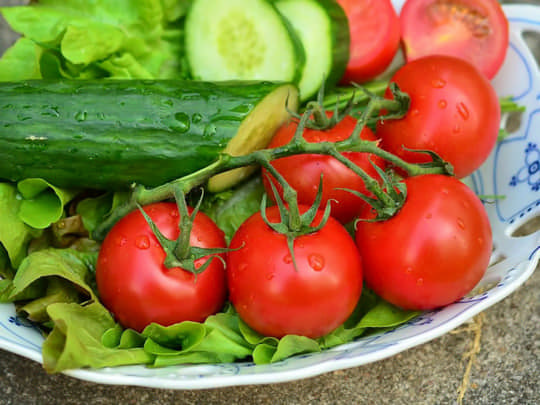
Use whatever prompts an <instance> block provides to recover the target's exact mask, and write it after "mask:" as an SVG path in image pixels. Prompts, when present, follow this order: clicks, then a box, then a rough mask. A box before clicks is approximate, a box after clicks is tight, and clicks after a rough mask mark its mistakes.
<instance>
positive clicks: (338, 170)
mask: <svg viewBox="0 0 540 405" xmlns="http://www.w3.org/2000/svg"><path fill="white" fill-rule="evenodd" d="M328 115H330V114H328ZM356 123H357V121H356V119H355V118H353V117H351V116H349V115H347V116H345V117H344V118H343V119H342V120H341V121H339V123H338V124H337V125H335V126H334V127H332V128H330V129H325V130H316V129H305V130H304V134H303V137H304V139H305V140H306V141H308V142H313V143H317V142H338V141H343V140H345V139H347V138H348V137H349V136H350V134H351V133H352V132H353V130H354V127H355V126H356ZM297 127H298V123H297V122H295V121H291V122H289V123H287V124H285V125H284V126H282V127H281V128H280V129H278V131H277V132H276V134H275V135H274V137H273V138H272V141H271V142H270V144H269V145H268V147H269V148H275V147H278V146H282V145H285V144H287V143H289V141H290V140H291V139H292V137H293V135H294V133H295V131H296V129H297ZM360 138H362V139H364V140H367V141H376V140H377V138H376V137H375V135H374V134H373V132H372V131H371V130H370V129H369V128H368V127H365V128H364V129H363V130H362V132H361V133H360ZM342 154H343V155H344V156H345V157H346V158H348V159H349V160H351V161H352V162H353V163H354V164H356V165H357V166H359V167H360V168H362V169H363V170H364V171H365V172H366V173H367V174H368V175H369V176H371V177H373V178H375V179H379V176H378V174H377V171H376V169H375V168H374V166H373V165H374V164H375V165H377V166H379V167H381V168H383V167H384V166H385V163H384V160H383V159H382V158H380V157H378V156H375V155H372V154H369V153H363V152H342ZM271 164H272V166H273V167H274V168H275V169H276V170H277V171H278V172H279V173H280V174H281V175H282V176H283V177H284V178H285V180H286V181H287V183H288V184H289V185H290V186H291V187H292V188H293V189H295V190H296V192H297V193H298V202H299V203H300V204H305V205H312V204H313V202H314V201H315V197H316V195H317V191H318V188H319V183H320V179H321V174H322V200H321V207H324V206H325V205H326V203H327V201H329V200H332V201H331V204H332V216H333V217H334V218H336V219H338V220H339V221H340V222H341V223H347V222H350V221H352V220H353V219H354V218H355V217H356V216H357V215H358V213H359V212H360V210H361V207H362V206H363V205H366V203H365V202H364V201H363V200H362V199H361V198H360V197H358V196H356V195H354V194H352V193H350V192H348V191H345V190H340V188H346V189H350V190H354V191H357V192H359V193H361V194H364V195H368V196H371V193H369V192H368V191H367V189H366V187H365V184H364V181H363V180H362V178H361V177H360V176H358V175H357V174H356V173H354V172H353V171H352V170H351V169H349V168H347V167H346V166H345V165H343V164H342V163H340V162H338V161H337V160H336V159H334V158H333V157H331V156H327V155H314V154H302V155H293V156H288V157H284V158H280V159H276V160H273V161H272V162H271ZM262 176H263V182H264V185H265V189H266V192H267V194H269V195H270V196H273V195H274V193H273V192H272V189H271V187H270V181H269V179H268V172H267V171H266V170H263V171H262ZM272 182H273V183H274V185H275V187H276V189H277V190H278V192H279V193H280V195H282V189H281V186H280V185H279V184H278V183H277V181H275V179H273V178H272Z"/></svg>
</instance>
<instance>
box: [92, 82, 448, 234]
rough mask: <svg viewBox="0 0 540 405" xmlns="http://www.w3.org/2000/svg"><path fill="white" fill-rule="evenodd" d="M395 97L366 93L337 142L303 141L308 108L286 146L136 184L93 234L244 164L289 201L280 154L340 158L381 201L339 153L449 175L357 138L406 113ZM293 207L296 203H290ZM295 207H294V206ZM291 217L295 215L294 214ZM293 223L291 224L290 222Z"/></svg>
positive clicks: (402, 98) (402, 99)
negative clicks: (382, 115)
mask: <svg viewBox="0 0 540 405" xmlns="http://www.w3.org/2000/svg"><path fill="white" fill-rule="evenodd" d="M394 94H395V99H394V100H389V99H385V98H382V97H378V96H375V95H372V94H369V95H370V97H371V99H370V102H369V103H368V105H367V107H366V110H365V111H364V113H363V114H362V116H361V117H360V118H359V120H358V124H357V126H356V127H355V129H354V130H353V132H352V133H351V135H350V136H349V137H348V138H347V139H345V140H343V141H338V142H320V143H310V142H307V141H305V139H304V138H303V136H302V133H303V130H304V125H305V123H306V121H307V119H308V118H309V117H310V116H311V113H312V111H311V110H307V111H306V112H304V114H303V115H302V117H301V119H300V122H299V124H298V129H297V132H296V133H295V135H294V137H293V139H292V140H291V142H289V143H288V144H286V145H283V146H280V147H277V148H272V149H270V148H267V149H260V150H257V151H254V152H251V153H249V154H246V155H240V156H232V155H228V154H221V155H219V157H218V159H217V160H216V161H215V162H213V163H211V164H210V165H208V166H206V167H204V168H202V169H200V170H198V171H195V172H193V173H191V174H189V175H187V176H184V177H181V178H178V179H175V180H172V181H170V182H168V183H164V184H163V185H160V186H157V187H154V188H145V187H143V186H141V185H135V186H134V187H133V189H132V193H131V198H130V200H129V201H128V202H127V203H125V204H124V205H122V206H120V207H118V208H116V209H115V210H114V211H113V212H112V213H111V214H110V215H109V216H108V217H107V218H106V219H105V220H104V221H103V222H102V223H101V224H100V226H99V227H98V228H97V229H96V230H95V231H94V233H93V235H92V237H93V238H94V239H96V240H102V239H103V238H104V237H105V235H106V233H107V232H108V230H109V229H110V228H111V227H112V226H113V225H114V224H115V223H116V222H117V221H118V220H119V219H120V218H122V217H123V216H125V215H126V214H128V213H129V212H131V211H132V210H134V209H135V208H136V207H137V206H139V205H143V206H144V205H146V204H150V203H154V202H158V201H164V200H168V199H172V198H174V197H175V193H178V192H181V193H183V194H187V193H189V192H190V191H191V190H192V189H194V188H195V187H197V186H200V185H202V184H204V183H205V182H206V181H208V179H210V178H211V177H212V176H214V175H217V174H219V173H223V172H226V171H229V170H232V169H237V168H240V167H245V166H253V165H258V166H263V167H265V168H266V169H268V170H269V172H270V173H271V174H272V175H273V176H274V177H276V180H277V181H278V182H279V183H280V184H281V186H282V187H283V190H284V197H285V200H286V201H287V202H288V203H291V202H292V199H293V198H294V199H295V198H296V192H295V191H294V190H293V189H292V188H291V187H290V186H289V185H288V184H287V182H286V181H285V180H284V179H283V178H282V176H281V175H279V173H277V171H275V170H274V169H273V167H272V165H271V164H270V162H271V161H272V160H275V159H279V158H282V157H288V156H292V155H300V154H319V155H330V156H333V157H334V158H336V159H338V160H339V161H341V162H342V163H343V164H345V165H346V166H347V167H349V168H351V169H352V170H354V171H355V173H357V174H358V175H360V176H361V177H362V178H363V180H364V182H365V184H366V187H367V189H368V190H369V191H371V192H372V193H373V194H374V195H375V196H377V197H378V198H380V199H383V201H384V200H385V199H387V198H389V197H388V196H384V195H383V194H384V191H383V190H381V188H380V186H379V184H378V183H377V181H375V180H374V179H372V178H371V177H370V176H369V175H367V174H366V173H365V172H363V171H362V170H361V169H360V168H359V167H357V166H356V165H355V164H354V163H352V162H351V161H349V160H348V159H347V158H345V157H343V156H342V155H341V152H345V151H350V152H365V153H370V154H373V155H376V156H379V157H381V158H382V159H384V160H386V161H388V162H389V163H391V164H392V165H394V166H397V167H400V168H402V169H403V170H405V171H406V172H407V173H408V174H409V175H412V176H416V175H420V174H429V173H443V174H448V167H447V166H446V164H445V162H442V161H437V160H435V159H434V161H433V163H432V164H424V165H417V164H411V163H408V162H406V161H404V160H403V159H401V158H399V157H398V156H396V155H393V154H391V153H389V152H387V151H385V150H383V149H381V148H380V147H379V146H378V145H377V142H376V141H366V140H363V139H361V138H360V133H361V132H362V130H363V128H364V127H365V126H366V125H367V122H368V120H369V119H370V118H371V117H373V116H377V115H378V114H379V111H381V110H385V111H388V112H389V113H388V115H387V116H389V117H392V118H396V117H400V116H402V115H403V114H405V113H406V111H407V109H408V104H407V103H408V97H407V96H406V95H404V93H400V92H399V91H398V90H396V92H395V93H394ZM292 205H294V206H296V204H292ZM293 209H294V208H293ZM293 216H294V215H293ZM291 225H293V226H294V224H291Z"/></svg>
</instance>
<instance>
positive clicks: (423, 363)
mask: <svg viewBox="0 0 540 405" xmlns="http://www.w3.org/2000/svg"><path fill="white" fill-rule="evenodd" d="M111 1H113V0H111ZM514 2H515V3H530V4H537V5H540V0H529V1H507V3H514ZM22 3H25V2H24V1H20V0H19V1H17V0H0V6H6V5H16V4H22ZM14 38H15V37H14V35H13V33H12V32H10V30H9V29H8V27H6V24H5V23H4V21H3V20H1V18H0V53H2V52H3V50H4V49H5V48H6V47H7V46H8V45H9V44H11V43H12V42H13V40H14ZM539 49H540V46H539ZM475 341H476V342H477V345H476V346H474V344H475ZM472 349H474V350H473V351H474V352H475V354H474V356H473V359H472V360H473V361H472V362H471V363H469V361H470V359H471V356H470V353H471V350H472ZM469 364H470V365H471V366H470V373H469V380H468V385H467V389H466V390H465V393H464V395H463V401H462V402H463V403H464V404H489V405H492V404H501V405H502V404H516V405H533V404H540V271H538V270H537V271H536V272H535V273H534V274H533V276H532V277H531V278H530V279H529V280H528V281H527V282H526V283H525V284H524V285H523V286H522V287H521V288H520V289H518V290H517V291H516V292H515V293H513V294H512V295H510V296H509V297H507V298H506V299H504V300H503V301H501V302H500V303H498V304H496V305H494V306H493V307H491V308H489V309H488V310H486V311H485V312H484V313H483V314H481V315H480V316H477V317H476V318H474V319H472V320H471V321H470V322H468V323H466V324H465V325H463V326H462V327H460V328H457V329H456V330H454V331H452V332H451V333H448V334H446V335H444V336H442V337H440V338H437V339H435V340H433V341H431V342H428V343H426V344H423V345H421V346H418V347H416V348H413V349H410V350H408V351H406V352H403V353H400V354H398V355H396V356H394V357H391V358H389V359H386V360H382V361H379V362H376V363H372V364H368V365H365V366H361V367H356V368H352V369H347V370H341V371H335V372H331V373H327V374H324V375H321V376H318V377H313V378H308V379H305V380H299V381H293V382H289V383H281V384H270V385H257V386H240V387H230V388H220V389H206V390H191V391H190V390H182V391H176V390H159V389H150V388H141V387H129V386H109V385H99V384H94V383H89V382H85V381H80V380H76V379H73V378H71V377H68V376H65V375H47V374H46V373H45V372H44V371H43V369H42V368H41V365H39V364H37V363H34V362H32V361H30V360H27V359H25V358H22V357H19V356H17V355H14V354H12V353H9V352H6V351H2V350H0V405H7V404H14V405H25V404H51V405H53V404H62V405H64V404H82V403H86V404H146V405H152V404H179V405H180V404H230V405H233V404H454V403H458V398H459V395H460V387H461V386H462V383H463V380H464V377H465V375H466V374H467V367H468V366H469Z"/></svg>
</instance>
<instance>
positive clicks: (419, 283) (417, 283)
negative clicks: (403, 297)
mask: <svg viewBox="0 0 540 405" xmlns="http://www.w3.org/2000/svg"><path fill="white" fill-rule="evenodd" d="M423 284H424V279H423V278H422V277H420V278H419V279H418V280H416V285H418V286H420V285H423Z"/></svg>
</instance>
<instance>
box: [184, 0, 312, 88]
mask: <svg viewBox="0 0 540 405" xmlns="http://www.w3.org/2000/svg"><path fill="white" fill-rule="evenodd" d="M185 45H186V57H187V61H188V65H189V67H190V71H191V74H192V75H193V77H194V78H195V79H199V80H207V81H219V80H271V81H285V82H294V83H296V82H297V81H298V79H299V78H300V75H301V72H302V68H303V66H304V60H305V57H304V51H303V48H302V44H301V42H300V40H299V38H298V37H297V36H296V34H295V32H294V30H293V28H292V27H291V26H290V24H289V22H288V21H287V20H286V19H285V18H283V16H282V15H281V14H280V13H279V12H278V11H277V9H276V8H275V6H274V5H273V3H271V2H270V1H268V0H194V1H193V3H192V5H191V8H190V9H189V11H188V14H187V17H186V22H185Z"/></svg>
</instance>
